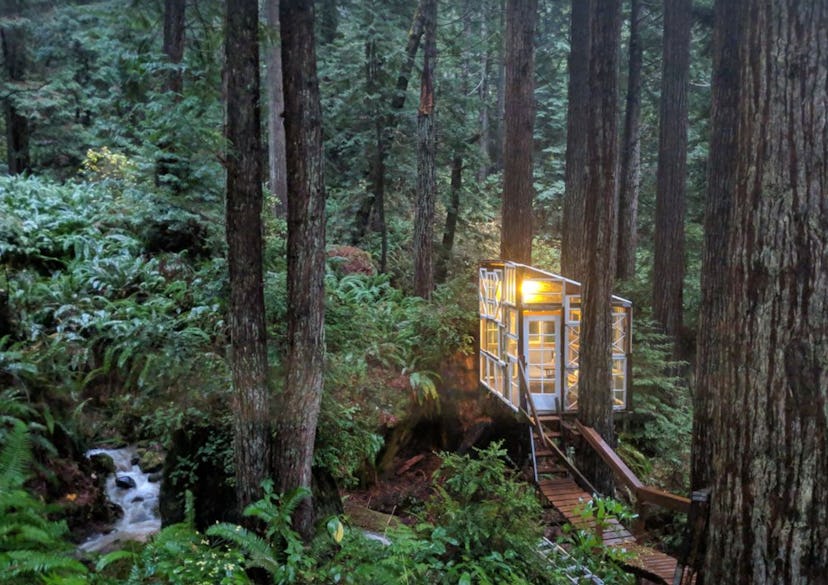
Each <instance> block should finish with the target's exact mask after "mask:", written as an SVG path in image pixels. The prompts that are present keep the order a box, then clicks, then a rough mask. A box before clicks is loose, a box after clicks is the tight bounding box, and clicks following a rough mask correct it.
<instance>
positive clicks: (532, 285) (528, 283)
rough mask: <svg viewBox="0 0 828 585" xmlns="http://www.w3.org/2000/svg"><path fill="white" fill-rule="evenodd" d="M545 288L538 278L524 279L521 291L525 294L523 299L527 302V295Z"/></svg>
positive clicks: (532, 294) (533, 294)
mask: <svg viewBox="0 0 828 585" xmlns="http://www.w3.org/2000/svg"><path fill="white" fill-rule="evenodd" d="M541 290H543V286H542V284H541V283H540V282H539V281H537V280H524V281H523V282H522V283H521V285H520V292H521V294H522V295H523V300H524V302H526V299H527V297H532V296H535V295H536V294H538V293H539V292H541Z"/></svg>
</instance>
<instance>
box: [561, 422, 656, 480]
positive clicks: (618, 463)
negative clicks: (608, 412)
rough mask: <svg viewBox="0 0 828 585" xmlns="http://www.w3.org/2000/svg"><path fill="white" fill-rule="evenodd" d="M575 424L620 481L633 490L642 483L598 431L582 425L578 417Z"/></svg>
mask: <svg viewBox="0 0 828 585" xmlns="http://www.w3.org/2000/svg"><path fill="white" fill-rule="evenodd" d="M575 426H576V427H577V429H578V430H579V431H580V433H581V436H582V437H584V439H586V441H587V443H589V445H590V446H591V447H592V448H593V449H594V450H595V452H596V453H598V455H599V456H600V457H601V459H603V460H604V461H605V462H606V464H607V465H609V466H610V467H611V468H612V470H613V472H615V474H616V475H617V476H618V477H619V478H620V479H621V481H622V482H624V484H626V485H627V486H628V487H629V488H630V489H632V490H633V492H635V491H636V490H638V488H640V487H642V486H643V485H644V484H643V483H641V480H640V479H638V477H637V476H636V475H635V474H634V473H633V472H632V470H631V469H630V468H629V467H627V464H626V463H624V462H623V461H622V460H621V458H620V457H619V456H618V454H617V453H616V452H615V451H613V450H612V447H610V446H609V445H608V444H607V442H606V441H604V438H603V437H602V436H601V435H599V434H598V431H596V430H595V429H593V428H592V427H587V426H584V425H583V424H582V423H581V421H579V420H578V419H575Z"/></svg>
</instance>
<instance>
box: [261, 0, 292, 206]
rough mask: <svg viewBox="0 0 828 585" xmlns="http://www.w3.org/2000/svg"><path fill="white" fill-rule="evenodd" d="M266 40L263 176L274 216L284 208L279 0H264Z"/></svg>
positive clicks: (284, 153) (285, 195)
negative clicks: (265, 150)
mask: <svg viewBox="0 0 828 585" xmlns="http://www.w3.org/2000/svg"><path fill="white" fill-rule="evenodd" d="M265 18H266V21H267V31H268V41H267V45H266V49H265V65H266V70H267V130H268V133H267V171H268V172H267V176H268V186H269V187H270V192H271V193H272V194H273V195H275V197H276V206H275V209H274V210H273V211H274V213H275V214H276V217H284V216H285V213H286V212H287V170H286V169H285V157H286V156H287V154H286V152H285V150H286V149H285V124H284V120H283V118H282V114H283V113H284V111H285V97H284V90H283V87H282V43H281V40H280V36H279V35H280V34H281V33H280V26H279V0H267V1H266V2H265Z"/></svg>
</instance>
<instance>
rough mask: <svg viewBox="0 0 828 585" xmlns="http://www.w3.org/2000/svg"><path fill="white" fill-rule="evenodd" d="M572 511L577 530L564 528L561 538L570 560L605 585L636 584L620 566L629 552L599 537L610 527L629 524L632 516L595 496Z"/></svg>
mask: <svg viewBox="0 0 828 585" xmlns="http://www.w3.org/2000/svg"><path fill="white" fill-rule="evenodd" d="M575 512H576V513H577V514H578V516H579V518H580V519H579V522H578V527H576V526H573V525H571V524H567V525H565V526H564V535H563V536H562V537H561V541H562V542H563V543H564V544H565V545H566V546H567V548H568V549H569V553H570V554H571V555H572V558H574V559H575V560H576V561H577V562H579V563H580V564H581V565H583V566H584V567H586V568H588V569H589V570H590V571H591V572H592V573H594V574H595V575H598V576H599V577H600V578H601V579H603V580H604V582H606V583H618V584H630V585H632V583H635V577H634V576H633V575H631V574H629V573H626V572H624V571H623V570H622V569H621V567H620V564H621V563H622V562H624V561H625V560H627V559H629V558H630V553H628V552H627V551H626V550H624V549H623V548H621V547H617V546H607V545H605V544H604V541H603V539H602V538H601V532H602V531H604V530H606V529H607V528H608V527H609V526H610V525H611V524H613V523H615V522H629V521H630V520H632V519H633V518H635V514H633V513H632V512H630V511H629V510H628V509H627V507H626V506H624V505H623V504H622V503H621V502H619V501H617V500H613V499H612V498H603V497H597V496H594V497H593V498H592V499H590V500H589V501H587V502H585V503H583V504H580V505H579V506H577V507H576V508H575Z"/></svg>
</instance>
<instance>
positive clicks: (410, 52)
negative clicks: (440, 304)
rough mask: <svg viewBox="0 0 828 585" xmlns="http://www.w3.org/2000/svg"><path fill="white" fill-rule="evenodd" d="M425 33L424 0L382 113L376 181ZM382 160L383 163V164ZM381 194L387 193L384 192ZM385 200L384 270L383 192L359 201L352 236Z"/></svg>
mask: <svg viewBox="0 0 828 585" xmlns="http://www.w3.org/2000/svg"><path fill="white" fill-rule="evenodd" d="M422 36H423V18H422V3H420V4H418V5H417V9H416V11H415V12H414V18H413V19H412V22H411V28H409V29H408V42H407V43H406V47H405V60H404V61H403V65H402V68H401V69H400V73H399V75H398V76H397V83H396V85H395V87H394V94H393V96H392V98H391V109H390V111H389V112H388V114H387V116H383V118H382V120H381V122H380V123H381V124H382V125H383V134H382V136H381V137H380V136H378V137H377V142H378V143H379V142H380V141H382V145H383V148H382V149H380V148H379V146H378V148H377V152H379V153H382V160H379V159H377V160H376V161H375V164H377V165H378V167H377V168H376V169H374V172H375V173H377V174H376V177H375V180H374V182H373V183H374V185H377V184H380V180H379V179H380V175H379V174H378V173H380V172H381V173H382V176H381V179H382V181H381V183H382V185H383V186H384V185H385V170H386V169H385V156H386V154H387V152H386V150H387V148H386V145H388V144H390V143H391V137H392V135H393V133H394V129H395V128H396V127H397V119H398V115H399V113H400V111H401V110H402V109H403V106H405V96H406V92H407V91H408V80H409V79H410V77H411V70H412V69H414V62H415V60H416V56H417V50H418V49H419V47H420V39H421V38H422ZM380 163H381V164H380ZM381 195H384V193H383V194H381ZM380 204H382V207H381V208H378V209H377V210H376V217H377V221H378V222H380V218H382V219H381V226H382V234H381V237H382V242H383V244H382V245H383V250H384V252H383V260H382V261H381V265H382V267H381V271H382V272H384V271H385V262H386V260H385V259H384V258H385V255H386V253H387V248H388V241H387V240H388V235H387V233H386V230H385V198H384V196H383V197H381V198H380V200H379V201H378V200H377V193H376V192H372V193H371V194H370V195H369V196H368V197H366V198H365V200H364V201H363V202H362V204H361V205H360V208H359V210H357V215H356V222H355V225H354V231H353V234H352V236H351V243H352V244H354V245H358V244H359V243H360V242H361V241H362V238H364V237H365V234H366V233H367V231H368V228H369V226H370V224H371V216H372V213H373V212H374V207H375V206H379V205H380Z"/></svg>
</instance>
